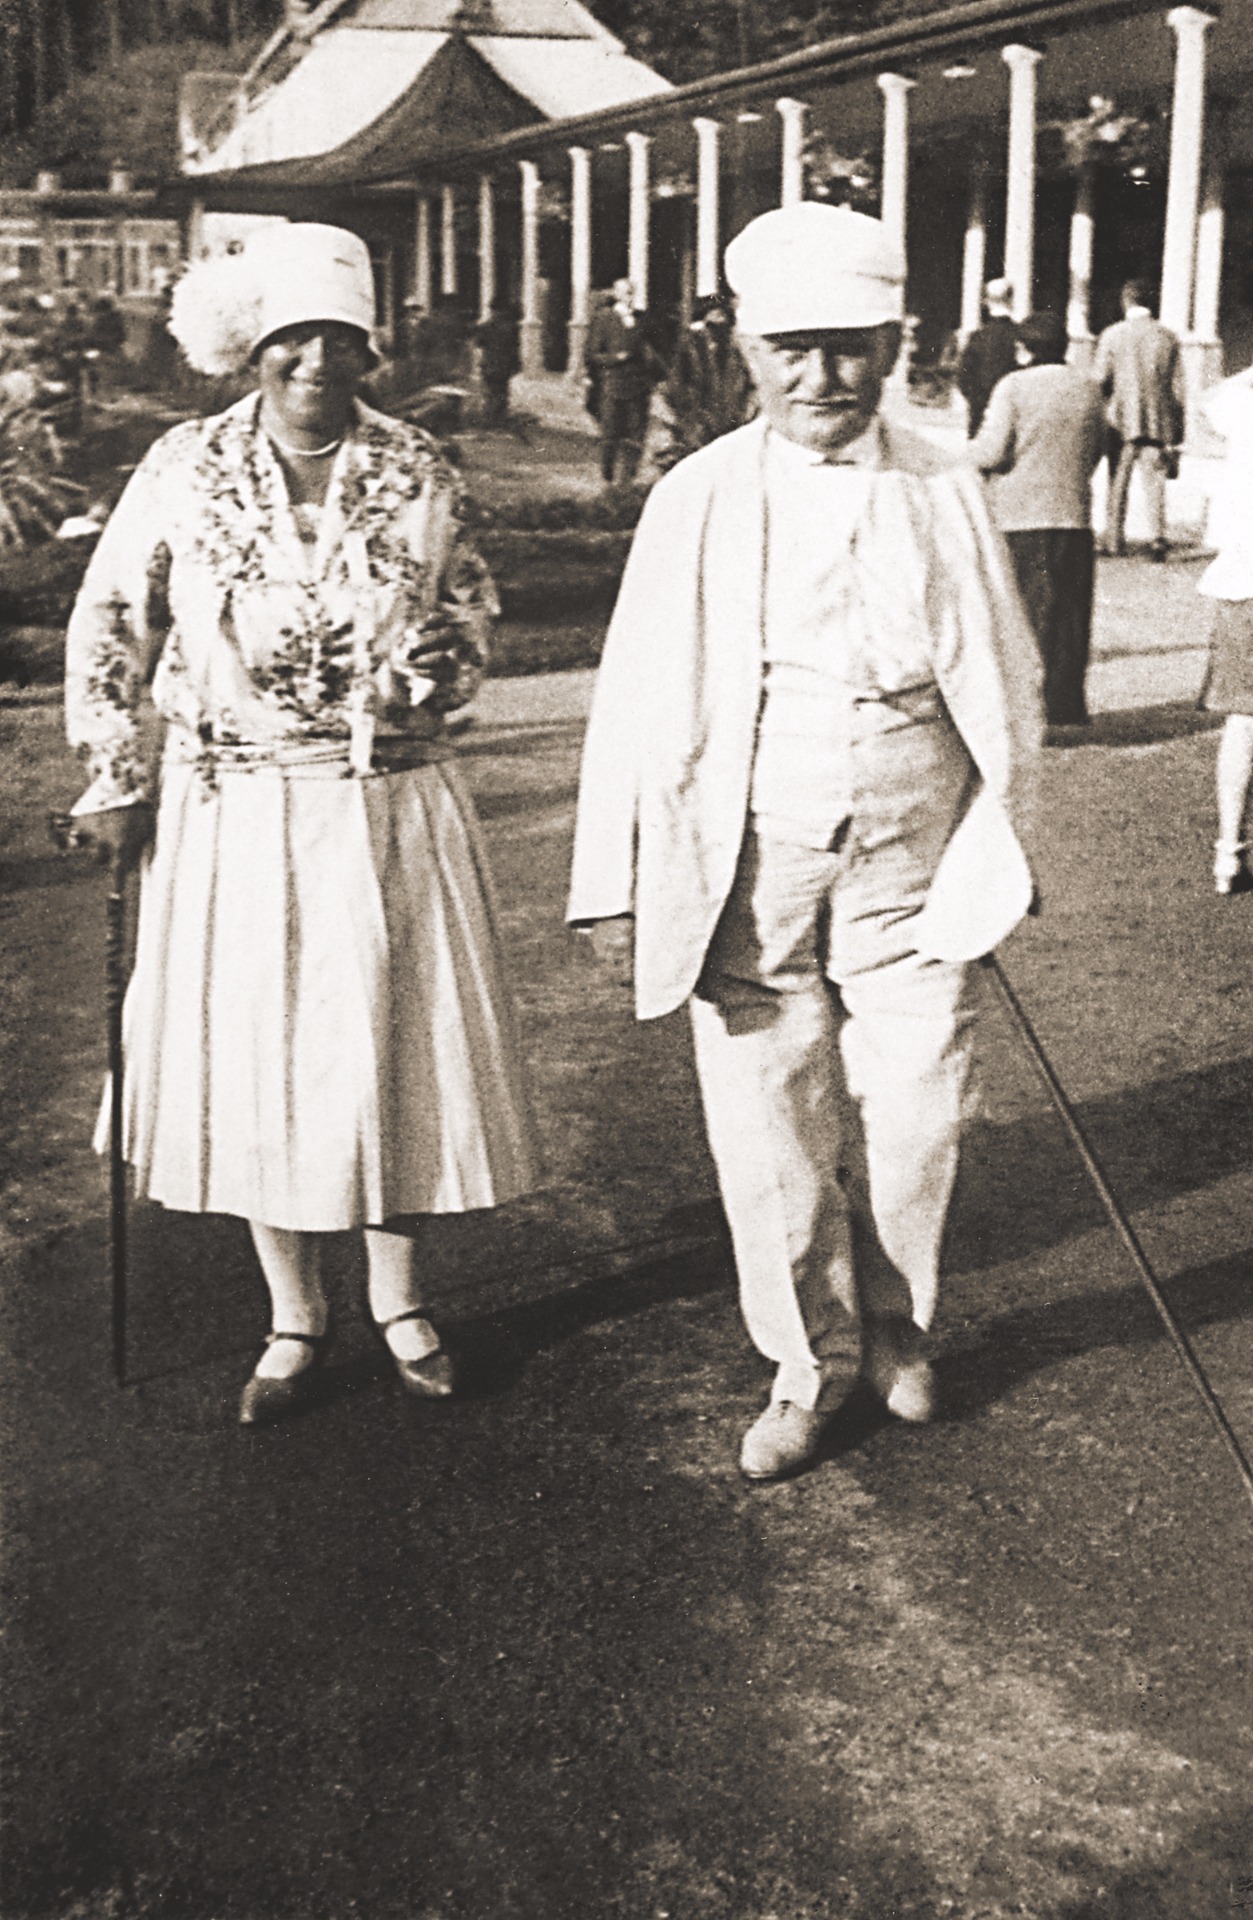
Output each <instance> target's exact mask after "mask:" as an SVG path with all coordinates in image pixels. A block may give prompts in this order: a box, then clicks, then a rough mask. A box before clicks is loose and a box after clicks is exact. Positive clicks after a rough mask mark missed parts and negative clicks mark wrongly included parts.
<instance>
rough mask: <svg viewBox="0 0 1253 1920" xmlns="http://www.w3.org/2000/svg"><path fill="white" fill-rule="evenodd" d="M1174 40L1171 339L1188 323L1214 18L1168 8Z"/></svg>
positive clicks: (1167, 284)
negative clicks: (1208, 35)
mask: <svg viewBox="0 0 1253 1920" xmlns="http://www.w3.org/2000/svg"><path fill="white" fill-rule="evenodd" d="M1166 18H1167V20H1168V21H1169V23H1170V27H1171V30H1172V32H1173V33H1174V36H1175V91H1174V99H1173V101H1172V104H1171V112H1170V172H1169V174H1168V176H1167V184H1166V231H1165V234H1164V235H1163V238H1162V302H1161V307H1160V309H1159V314H1160V318H1161V319H1162V320H1164V321H1165V323H1166V325H1167V326H1168V327H1173V328H1174V330H1175V332H1176V333H1184V332H1186V331H1187V326H1188V322H1189V320H1190V319H1191V318H1192V272H1193V265H1194V262H1195V259H1196V220H1197V209H1198V206H1199V203H1200V197H1201V149H1202V143H1203V140H1204V136H1205V34H1206V30H1207V28H1209V27H1212V26H1213V24H1214V16H1213V15H1212V14H1209V13H1202V12H1201V11H1200V9H1199V8H1198V7H1172V9H1171V11H1170V12H1169V13H1168V14H1167V15H1166Z"/></svg>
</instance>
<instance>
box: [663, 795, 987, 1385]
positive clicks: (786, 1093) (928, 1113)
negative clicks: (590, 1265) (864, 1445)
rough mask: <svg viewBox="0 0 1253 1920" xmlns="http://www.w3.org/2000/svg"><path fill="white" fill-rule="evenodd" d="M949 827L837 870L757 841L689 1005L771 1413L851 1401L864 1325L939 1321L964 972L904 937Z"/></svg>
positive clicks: (745, 855) (849, 853)
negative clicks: (844, 1396) (848, 1392)
mask: <svg viewBox="0 0 1253 1920" xmlns="http://www.w3.org/2000/svg"><path fill="white" fill-rule="evenodd" d="M947 825H948V823H947V822H946V821H945V820H944V819H943V818H941V819H940V820H939V821H938V822H927V823H926V824H925V825H924V826H923V827H922V828H921V829H920V830H919V831H918V832H917V833H916V834H913V835H911V834H909V833H901V834H898V835H897V836H896V837H895V838H893V839H892V840H891V841H890V842H888V843H887V844H883V845H880V846H878V847H876V848H870V849H868V848H866V847H864V846H860V845H858V844H856V842H855V839H854V837H853V836H850V844H849V845H848V846H846V847H845V848H844V849H843V850H842V851H840V852H815V851H812V850H811V849H809V848H806V847H800V846H795V845H792V844H789V843H787V842H785V841H781V840H773V839H768V838H764V837H761V836H759V835H758V833H757V832H756V831H755V830H753V829H751V828H750V830H749V832H748V834H747V835H746V837H745V841H744V845H743V848H742V850H741V855H740V862H739V868H738V871H737V874H736V879H735V883H734V886H733V888H732V891H731V895H730V897H729V899H728V901H727V905H726V907H725V909H724V910H723V913H722V916H721V919H720V920H719V923H718V927H717V930H716V932H715V934H714V938H713V941H712V943H711V946H710V951H709V954H708V957H707V960H706V964H705V969H704V972H703V973H702V976H701V980H700V983H699V985H698V988H697V992H696V995H695V996H694V998H693V1000H692V1025H693V1031H694V1035H695V1047H696V1065H697V1072H698V1075H699V1079H700V1087H701V1096H702V1100H703V1103H704V1109H705V1118H706V1124H707V1127H708V1132H709V1143H710V1148H711V1151H712V1153H713V1157H714V1163H715V1165H716V1167H717V1171H718V1182H719V1187H720V1190H721V1193H722V1199H723V1205H724V1207H725V1210H726V1214H727V1220H728V1223H729V1225H730V1229H731V1238H732V1244H733V1246H734V1250H735V1259H736V1267H737V1270H738V1274H739V1286H740V1303H741V1308H742V1311H743V1314H744V1320H745V1324H746V1325H747V1328H748V1331H749V1334H750V1336H751V1338H752V1340H753V1342H754V1344H755V1345H756V1346H757V1348H758V1349H759V1351H760V1352H761V1353H762V1354H764V1355H765V1357H766V1358H767V1359H768V1360H771V1361H773V1362H774V1364H775V1367H776V1369H777V1372H776V1376H775V1383H774V1389H773V1397H774V1398H775V1399H778V1400H791V1401H794V1402H796V1403H797V1404H798V1405H800V1406H805V1407H816V1406H818V1405H819V1403H820V1401H824V1399H825V1398H827V1397H829V1396H831V1395H832V1394H834V1393H835V1392H836V1391H837V1390H838V1391H839V1392H842V1391H843V1390H844V1389H845V1388H846V1387H847V1386H848V1385H849V1384H851V1379H852V1377H853V1376H854V1375H855V1374H856V1372H857V1370H858V1366H859V1364H860V1360H861V1356H862V1340H863V1329H864V1327H865V1324H866V1323H867V1321H872V1320H874V1319H875V1318H879V1317H886V1316H893V1317H895V1318H897V1319H898V1320H901V1321H903V1320H906V1319H907V1320H909V1321H912V1322H913V1324H914V1325H915V1326H916V1327H919V1328H923V1329H925V1328H926V1327H928V1326H929V1325H930V1323H931V1319H932V1316H933V1315H934V1312H935V1307H936V1300H937V1294H938V1287H939V1264H940V1247H941V1240H942V1237H943V1232H944V1223H945V1217H946V1214H947V1211H948V1204H949V1200H950V1197H951V1194H952V1190H953V1182H954V1179H955V1177H956V1172H957V1158H958V1137H959V1133H960V1128H961V1120H962V1111H963V1105H964V1098H965V1090H966V1083H967V1079H968V1075H969V1062H970V1043H971V1024H972V1015H971V1012H970V1009H969V1005H968V1000H967V991H966V968H965V967H964V966H962V965H956V964H952V963H948V962H941V961H935V960H928V959H924V958H923V957H922V956H921V955H920V954H919V953H917V952H916V951H915V950H914V948H913V946H912V944H911V935H910V925H911V921H912V919H913V916H914V914H915V913H916V912H917V911H918V909H919V908H920V907H921V905H922V902H923V900H924V899H925V897H926V891H927V888H928V886H929V884H930V879H931V876H932V874H933V873H934V870H935V864H936V860H937V859H938V854H939V850H940V847H941V846H942V844H943V839H944V838H945V837H946V834H947ZM937 839H938V844H937Z"/></svg>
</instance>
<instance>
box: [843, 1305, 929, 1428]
mask: <svg viewBox="0 0 1253 1920" xmlns="http://www.w3.org/2000/svg"><path fill="white" fill-rule="evenodd" d="M864 1340H865V1344H864V1350H863V1354H862V1363H861V1370H862V1374H863V1376H864V1377H865V1379H866V1380H867V1381H868V1382H869V1384H870V1386H871V1387H872V1388H873V1389H874V1391H875V1392H876V1393H877V1394H878V1396H879V1398H880V1400H882V1402H883V1404H884V1406H885V1407H886V1408H887V1410H888V1412H889V1413H892V1414H895V1415H896V1418H897V1419H898V1420H907V1421H908V1422H909V1424H910V1425H911V1426H915V1427H921V1426H925V1425H926V1423H927V1421H928V1420H931V1419H933V1418H934V1416H935V1370H934V1369H933V1367H932V1365H931V1362H930V1361H929V1360H924V1359H922V1358H921V1356H920V1355H919V1354H918V1347H919V1344H920V1337H919V1335H918V1333H917V1332H916V1330H915V1328H914V1326H913V1323H912V1322H911V1321H908V1320H902V1319H899V1318H897V1317H896V1316H894V1315H892V1316H884V1317H883V1318H881V1319H876V1320H869V1321H867V1323H866V1326H865V1333H864ZM911 1349H912V1352H911Z"/></svg>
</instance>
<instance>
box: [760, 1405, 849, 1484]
mask: <svg viewBox="0 0 1253 1920" xmlns="http://www.w3.org/2000/svg"><path fill="white" fill-rule="evenodd" d="M830 1418H831V1414H830V1412H829V1411H827V1412H823V1413H818V1412H814V1411H813V1410H812V1409H810V1408H808V1407H798V1406H797V1405H796V1402H795V1401H794V1400H772V1401H771V1402H770V1405H769V1406H768V1407H767V1408H766V1410H765V1412H764V1413H762V1414H759V1415H758V1417H757V1419H756V1420H754V1422H753V1424H752V1426H751V1427H750V1428H749V1429H748V1432H747V1433H746V1434H745V1435H744V1440H743V1444H742V1445H741V1447H740V1472H741V1473H742V1474H743V1475H744V1478H745V1479H746V1480H782V1479H783V1478H784V1477H785V1476H786V1475H787V1474H789V1473H798V1472H799V1471H800V1469H801V1468H802V1467H803V1466H806V1465H808V1463H809V1461H811V1460H812V1459H813V1457H814V1455H815V1454H816V1453H817V1451H818V1442H819V1441H820V1440H821V1438H822V1430H823V1428H824V1427H825V1426H826V1424H827V1422H828V1420H829V1419H830Z"/></svg>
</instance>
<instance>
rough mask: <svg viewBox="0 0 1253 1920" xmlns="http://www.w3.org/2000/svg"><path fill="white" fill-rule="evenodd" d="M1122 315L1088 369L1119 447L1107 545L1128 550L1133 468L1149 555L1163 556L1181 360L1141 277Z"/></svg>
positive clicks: (1179, 429)
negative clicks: (1143, 504)
mask: <svg viewBox="0 0 1253 1920" xmlns="http://www.w3.org/2000/svg"><path fill="white" fill-rule="evenodd" d="M1121 302H1122V311H1123V317H1122V319H1121V320H1116V321H1115V322H1114V324H1113V326H1112V327H1106V329H1105V331H1104V333H1103V334H1102V335H1101V336H1100V338H1099V340H1098V341H1097V343H1096V357H1095V359H1094V361H1093V366H1092V373H1093V378H1094V379H1095V380H1096V382H1097V385H1098V386H1099V387H1100V389H1101V392H1102V393H1103V394H1104V396H1105V401H1106V418H1107V420H1108V422H1109V425H1110V428H1111V429H1112V431H1113V432H1114V433H1116V434H1117V435H1118V438H1119V441H1120V443H1121V450H1120V452H1119V455H1118V464H1117V466H1116V467H1115V469H1114V474H1113V479H1112V480H1111V482H1110V490H1109V503H1108V506H1107V508H1106V513H1105V551H1106V552H1107V553H1124V552H1125V551H1126V527H1127V496H1128V493H1129V491H1130V487H1131V476H1132V474H1133V473H1135V472H1136V471H1137V470H1138V471H1139V473H1140V476H1141V479H1142V481H1143V483H1144V491H1145V497H1146V499H1147V502H1148V512H1149V556H1150V558H1151V559H1153V560H1158V561H1161V560H1164V559H1165V558H1166V551H1167V541H1166V482H1167V480H1168V479H1173V478H1174V477H1175V475H1176V474H1177V473H1178V470H1179V443H1180V441H1181V440H1182V439H1183V366H1182V362H1181V360H1180V357H1179V341H1178V339H1177V338H1176V336H1175V335H1174V334H1173V333H1172V332H1171V330H1170V328H1169V327H1164V326H1163V325H1162V323H1161V321H1160V320H1155V319H1154V318H1153V315H1152V313H1151V312H1150V310H1149V307H1148V304H1147V294H1146V292H1145V287H1144V282H1143V281H1142V280H1128V281H1127V283H1126V285H1125V286H1124V287H1123V290H1122V294H1121Z"/></svg>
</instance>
